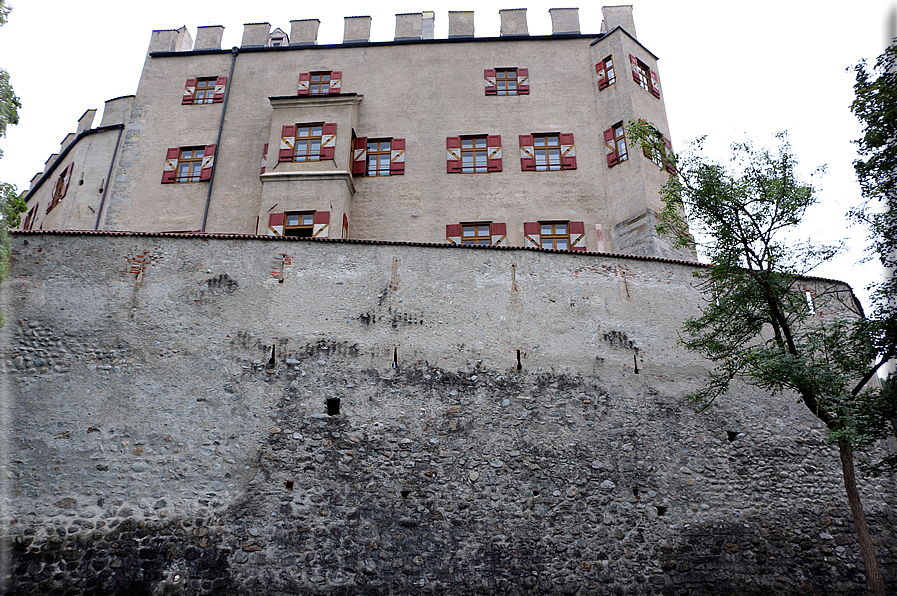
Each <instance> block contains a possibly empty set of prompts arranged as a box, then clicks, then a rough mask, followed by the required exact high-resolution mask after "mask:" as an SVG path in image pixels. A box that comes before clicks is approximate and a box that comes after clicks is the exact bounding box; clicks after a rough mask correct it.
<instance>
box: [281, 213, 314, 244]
mask: <svg viewBox="0 0 897 596" xmlns="http://www.w3.org/2000/svg"><path fill="white" fill-rule="evenodd" d="M314 224H315V212H314V211H304V212H287V213H285V214H284V220H283V235H284V236H295V237H298V238H311V237H312V234H313V233H314Z"/></svg>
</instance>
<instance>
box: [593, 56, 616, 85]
mask: <svg viewBox="0 0 897 596" xmlns="http://www.w3.org/2000/svg"><path fill="white" fill-rule="evenodd" d="M595 73H596V74H597V75H598V89H599V90H600V89H607V88H608V87H610V86H611V85H613V84H614V83H616V82H617V76H616V74H615V73H614V60H613V56H608V57H607V58H605V59H604V60H602V61H601V62H599V63H598V64H596V65H595Z"/></svg>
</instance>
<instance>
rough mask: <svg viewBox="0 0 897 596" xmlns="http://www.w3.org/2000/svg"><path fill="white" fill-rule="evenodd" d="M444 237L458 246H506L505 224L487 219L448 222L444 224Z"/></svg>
mask: <svg viewBox="0 0 897 596" xmlns="http://www.w3.org/2000/svg"><path fill="white" fill-rule="evenodd" d="M445 239H446V241H447V242H448V243H449V244H455V245H459V246H461V245H463V246H507V245H508V234H507V225H506V224H503V223H494V222H488V221H476V222H465V223H460V224H449V225H447V226H445Z"/></svg>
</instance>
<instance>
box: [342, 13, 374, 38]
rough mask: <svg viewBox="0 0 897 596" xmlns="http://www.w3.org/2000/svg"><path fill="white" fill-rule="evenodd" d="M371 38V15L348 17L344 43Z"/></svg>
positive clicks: (344, 31)
mask: <svg viewBox="0 0 897 596" xmlns="http://www.w3.org/2000/svg"><path fill="white" fill-rule="evenodd" d="M370 40H371V17H369V16H364V17H346V18H345V29H344V30H343V43H348V42H350V41H370Z"/></svg>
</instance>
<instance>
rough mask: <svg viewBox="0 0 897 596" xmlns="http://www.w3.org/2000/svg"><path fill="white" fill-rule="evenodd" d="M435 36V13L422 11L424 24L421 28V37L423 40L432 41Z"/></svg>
mask: <svg viewBox="0 0 897 596" xmlns="http://www.w3.org/2000/svg"><path fill="white" fill-rule="evenodd" d="M435 35H436V13H434V12H433V11H432V10H425V11H424V23H423V26H422V27H421V37H422V38H424V39H433V37H434V36H435Z"/></svg>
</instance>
